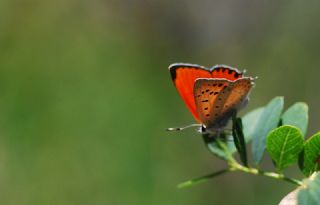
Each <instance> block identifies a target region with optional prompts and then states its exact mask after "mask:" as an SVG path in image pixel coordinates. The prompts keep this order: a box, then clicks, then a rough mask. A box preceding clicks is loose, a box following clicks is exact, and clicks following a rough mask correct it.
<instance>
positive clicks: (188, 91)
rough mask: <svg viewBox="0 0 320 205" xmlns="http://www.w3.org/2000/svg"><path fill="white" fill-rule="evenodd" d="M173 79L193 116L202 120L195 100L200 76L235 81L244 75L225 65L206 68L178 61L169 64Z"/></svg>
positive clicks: (199, 120)
mask: <svg viewBox="0 0 320 205" xmlns="http://www.w3.org/2000/svg"><path fill="white" fill-rule="evenodd" d="M169 70H170V73H171V78H172V81H173V83H174V85H175V87H176V88H177V90H178V92H179V94H180V96H181V98H182V99H183V101H184V102H185V103H186V105H187V107H188V108H189V110H190V112H191V113H192V115H193V117H194V118H195V119H196V120H197V121H198V122H201V123H203V122H202V120H201V119H200V118H199V116H198V112H197V108H196V103H195V100H194V89H193V88H194V83H195V80H196V79H198V78H224V79H228V80H231V81H234V80H236V79H238V78H241V77H242V73H240V72H239V71H238V70H237V69H235V68H231V67H228V66H225V65H216V66H214V67H212V68H211V69H206V68H205V67H203V66H200V65H194V64H184V63H176V64H172V65H170V66H169Z"/></svg>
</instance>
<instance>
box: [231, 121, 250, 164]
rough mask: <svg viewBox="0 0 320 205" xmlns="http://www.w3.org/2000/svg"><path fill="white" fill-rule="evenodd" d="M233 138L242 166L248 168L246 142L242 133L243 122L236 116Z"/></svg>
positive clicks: (233, 125)
mask: <svg viewBox="0 0 320 205" xmlns="http://www.w3.org/2000/svg"><path fill="white" fill-rule="evenodd" d="M232 136H233V141H234V144H235V146H236V148H237V150H238V152H239V155H240V160H241V162H242V164H243V165H244V166H248V159H247V150H246V142H245V139H244V135H243V131H242V121H241V118H237V117H236V116H233V117H232Z"/></svg>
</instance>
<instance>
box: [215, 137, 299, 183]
mask: <svg viewBox="0 0 320 205" xmlns="http://www.w3.org/2000/svg"><path fill="white" fill-rule="evenodd" d="M217 143H218V145H219V146H220V147H221V148H222V150H223V151H224V152H225V153H226V155H227V158H228V159H227V160H228V164H229V170H230V171H236V170H239V171H243V172H246V173H250V174H254V175H262V176H266V177H270V178H274V179H279V180H283V181H286V182H290V183H292V184H295V185H299V186H301V185H303V183H302V181H300V180H298V179H294V178H289V177H286V176H284V175H283V174H280V173H275V172H265V171H262V170H259V169H256V168H251V167H245V166H242V165H241V164H239V163H238V162H237V161H236V160H235V159H234V157H233V155H232V154H231V153H230V151H229V150H228V148H227V146H225V144H224V143H222V142H220V141H218V140H217Z"/></svg>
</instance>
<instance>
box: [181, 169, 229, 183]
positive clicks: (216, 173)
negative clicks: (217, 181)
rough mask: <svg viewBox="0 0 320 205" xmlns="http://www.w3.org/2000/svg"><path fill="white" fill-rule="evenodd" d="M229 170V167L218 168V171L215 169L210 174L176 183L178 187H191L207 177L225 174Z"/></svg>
mask: <svg viewBox="0 0 320 205" xmlns="http://www.w3.org/2000/svg"><path fill="white" fill-rule="evenodd" d="M229 171H232V170H231V169H230V168H227V169H223V170H220V171H217V172H214V173H212V174H208V175H206V176H202V177H198V178H195V179H191V180H189V181H186V182H183V183H181V184H178V186H177V187H178V188H186V187H191V186H193V185H196V184H201V183H203V182H206V181H208V179H210V178H213V177H216V176H219V175H222V174H225V173H227V172H229Z"/></svg>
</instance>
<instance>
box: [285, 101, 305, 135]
mask: <svg viewBox="0 0 320 205" xmlns="http://www.w3.org/2000/svg"><path fill="white" fill-rule="evenodd" d="M308 110H309V109H308V105H307V104H306V103H303V102H297V103H295V104H293V105H292V106H291V107H289V108H288V109H287V111H286V112H285V113H284V114H283V115H282V117H281V119H282V124H283V125H293V126H296V127H298V128H300V130H301V132H302V134H303V136H305V135H306V132H307V127H308V118H309V117H308Z"/></svg>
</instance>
